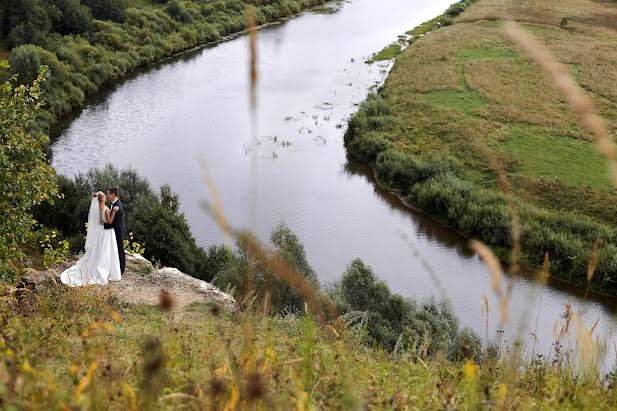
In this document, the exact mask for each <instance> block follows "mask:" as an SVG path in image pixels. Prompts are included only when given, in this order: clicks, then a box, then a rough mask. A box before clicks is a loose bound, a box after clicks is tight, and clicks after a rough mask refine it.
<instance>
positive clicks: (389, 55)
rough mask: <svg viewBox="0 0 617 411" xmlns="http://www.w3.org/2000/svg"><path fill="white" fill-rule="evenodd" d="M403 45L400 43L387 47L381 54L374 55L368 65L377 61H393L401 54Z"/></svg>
mask: <svg viewBox="0 0 617 411" xmlns="http://www.w3.org/2000/svg"><path fill="white" fill-rule="evenodd" d="M401 47H402V46H401V45H400V44H399V43H392V44H390V45H389V46H386V47H384V48H383V50H381V51H380V52H379V53H375V54H373V56H372V57H371V58H370V59H368V60H366V63H367V64H372V63H374V62H376V61H383V60H391V59H393V58H395V57H396V56H398V55H399V54H401Z"/></svg>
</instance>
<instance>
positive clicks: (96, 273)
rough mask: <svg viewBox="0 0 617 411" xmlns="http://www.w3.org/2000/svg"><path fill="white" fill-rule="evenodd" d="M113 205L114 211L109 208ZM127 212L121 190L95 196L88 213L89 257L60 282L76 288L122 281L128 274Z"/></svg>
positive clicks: (82, 258) (70, 270)
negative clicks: (125, 224)
mask: <svg viewBox="0 0 617 411" xmlns="http://www.w3.org/2000/svg"><path fill="white" fill-rule="evenodd" d="M107 198H109V200H110V201H111V210H110V209H109V207H107V205H106V204H105V203H106V201H107ZM123 217H124V210H123V208H122V203H121V202H120V199H119V198H118V189H117V188H115V187H112V188H110V189H109V190H107V196H105V193H103V192H102V191H99V192H97V193H94V194H92V202H91V203H90V211H89V212H88V229H87V237H86V253H85V254H84V255H83V256H82V257H81V258H80V259H79V261H78V262H77V264H76V265H74V266H72V267H70V268H69V269H67V270H66V271H64V272H63V273H62V274H61V275H60V280H61V281H62V282H63V283H64V284H67V285H70V286H72V287H77V286H82V285H94V284H98V285H107V283H108V282H109V281H120V279H121V278H122V274H124V267H125V258H124V247H123V236H124V233H125V232H126V230H125V228H124V222H123Z"/></svg>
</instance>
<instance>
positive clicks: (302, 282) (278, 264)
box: [238, 232, 336, 317]
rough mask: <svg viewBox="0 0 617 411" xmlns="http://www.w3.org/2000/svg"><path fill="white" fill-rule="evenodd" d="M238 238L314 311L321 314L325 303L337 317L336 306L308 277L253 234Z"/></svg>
mask: <svg viewBox="0 0 617 411" xmlns="http://www.w3.org/2000/svg"><path fill="white" fill-rule="evenodd" d="M238 240H239V241H241V242H242V243H243V244H244V245H245V246H246V251H247V253H248V254H249V255H251V256H252V257H253V258H255V259H257V261H259V262H260V263H261V264H262V265H264V266H265V267H268V268H269V269H270V270H271V271H272V272H273V273H275V274H276V275H277V276H278V277H279V278H280V279H282V280H283V281H285V282H287V283H288V284H290V285H292V286H293V287H295V288H296V289H297V290H298V291H299V292H300V294H301V295H302V298H303V299H304V301H306V302H308V304H309V306H310V309H311V311H312V312H313V313H315V314H317V315H319V314H321V312H322V311H321V308H320V303H323V305H324V307H325V308H326V310H327V311H328V312H329V313H330V314H331V315H332V316H333V317H335V314H336V308H335V307H334V306H333V305H332V304H331V303H330V302H329V301H327V300H326V299H323V298H321V295H320V294H319V292H318V291H319V290H318V289H317V288H316V287H315V286H314V285H313V284H311V283H310V282H309V281H308V280H307V279H306V278H304V277H303V276H301V275H300V274H298V273H297V272H296V271H295V270H294V269H293V267H291V265H289V263H287V261H285V260H284V259H282V258H281V257H280V256H279V255H278V254H276V253H275V252H273V251H271V250H267V249H266V248H265V247H263V246H262V245H261V244H260V242H259V240H257V239H256V238H255V236H254V235H253V234H251V233H246V232H245V233H241V234H240V235H239V236H238Z"/></svg>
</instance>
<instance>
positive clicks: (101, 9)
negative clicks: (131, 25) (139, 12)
mask: <svg viewBox="0 0 617 411" xmlns="http://www.w3.org/2000/svg"><path fill="white" fill-rule="evenodd" d="M82 1H83V3H84V5H86V6H88V8H89V9H90V10H91V11H92V16H93V17H94V18H95V19H97V20H111V21H114V22H117V23H122V22H123V21H124V19H125V17H126V8H127V7H128V3H127V0H82Z"/></svg>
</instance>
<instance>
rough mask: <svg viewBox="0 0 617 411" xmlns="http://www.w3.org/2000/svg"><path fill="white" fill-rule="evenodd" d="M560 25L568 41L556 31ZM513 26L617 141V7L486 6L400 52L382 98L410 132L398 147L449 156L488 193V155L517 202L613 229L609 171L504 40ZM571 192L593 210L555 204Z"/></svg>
mask: <svg viewBox="0 0 617 411" xmlns="http://www.w3.org/2000/svg"><path fill="white" fill-rule="evenodd" d="M564 16H567V17H568V18H569V24H568V29H567V30H563V29H561V28H560V27H559V23H560V21H561V19H562V17H564ZM510 17H511V18H513V19H514V20H518V21H521V22H523V23H524V26H523V27H524V29H525V30H527V31H529V32H531V33H533V34H534V35H535V36H538V37H539V38H540V40H541V41H542V42H544V43H545V44H546V45H547V46H548V47H549V48H550V49H551V50H552V51H553V52H554V53H555V54H556V55H557V56H558V58H559V59H560V60H561V61H562V63H564V64H565V65H567V66H568V67H570V68H571V70H572V75H573V78H574V79H575V81H576V82H577V83H578V84H580V86H581V87H583V88H584V89H585V90H586V92H587V93H588V95H589V96H590V97H591V99H592V100H593V101H594V103H595V105H596V107H597V108H598V112H599V114H600V115H601V116H602V117H603V118H604V120H605V122H606V124H607V127H608V129H609V130H611V131H612V133H613V136H614V133H615V130H617V103H616V102H617V77H616V76H617V72H616V71H615V70H614V67H617V54H615V53H614V52H611V51H609V50H615V49H617V10H616V9H615V7H614V4H610V3H606V2H595V3H590V2H588V1H586V0H566V1H564V2H559V3H545V2H541V1H540V0H532V1H531V2H528V3H526V4H525V5H521V4H519V2H516V1H514V0H503V1H497V0H481V1H479V2H477V3H473V4H471V5H470V6H469V7H468V8H467V9H466V10H465V11H464V12H463V13H462V14H460V15H459V16H457V17H455V18H454V23H455V24H453V25H452V26H448V27H443V28H440V29H439V30H434V27H436V25H437V23H436V22H432V23H431V22H427V23H425V25H423V26H420V27H419V28H416V29H414V30H412V31H413V32H414V34H415V33H416V32H417V33H418V34H420V33H422V32H426V31H429V30H428V28H429V27H433V30H432V32H431V33H430V34H429V35H424V36H422V37H418V38H417V39H416V41H414V42H413V44H412V45H411V46H410V47H408V48H407V49H405V50H404V51H403V52H402V54H401V55H400V56H399V57H398V58H397V60H396V62H395V64H394V67H393V69H392V71H391V73H390V75H389V77H388V79H387V80H386V83H385V86H384V88H383V95H384V96H386V99H387V102H388V104H389V105H390V106H391V107H392V114H393V115H394V116H397V117H398V118H399V119H400V120H401V121H402V122H403V126H402V127H401V128H400V130H399V132H398V133H397V134H396V136H392V137H391V139H392V140H393V141H395V142H396V144H397V146H398V147H399V148H400V149H401V150H402V151H403V152H405V153H408V154H413V155H417V156H421V157H423V158H430V157H431V156H434V155H445V156H447V157H449V158H450V160H451V161H452V163H453V164H455V165H456V168H457V172H458V173H459V175H460V176H463V177H464V178H465V179H466V180H468V181H470V182H472V183H476V184H482V185H486V184H487V176H490V175H493V176H494V174H493V173H492V172H491V170H490V168H489V167H487V161H486V157H485V155H484V154H483V153H482V151H481V149H480V148H479V147H481V146H484V147H489V148H490V149H491V151H493V154H494V155H495V156H496V157H497V158H498V159H499V160H500V162H501V163H502V164H503V166H504V168H505V172H506V175H508V176H510V177H511V178H512V179H514V181H515V183H516V185H515V186H514V187H513V191H514V192H515V194H516V195H517V196H518V197H519V198H520V199H524V200H525V201H529V202H531V203H532V204H533V205H537V206H540V207H549V208H551V209H556V210H559V211H562V212H570V213H571V212H574V213H576V214H582V215H586V216H591V217H593V218H594V219H596V220H597V221H601V222H606V223H611V224H614V223H615V222H616V218H615V216H614V214H613V212H614V207H613V205H614V204H615V203H617V191H615V190H614V187H613V186H612V185H611V184H610V182H609V180H608V177H607V173H606V165H605V162H604V160H603V159H602V157H601V156H600V155H599V154H598V153H597V152H596V150H595V148H594V146H593V145H592V144H591V143H588V142H590V141H591V140H592V137H591V136H590V135H589V134H588V133H587V132H586V131H585V130H584V129H582V127H581V126H580V125H579V124H578V122H577V120H576V118H575V117H574V116H573V115H572V114H571V113H570V112H569V110H568V105H567V104H566V102H565V101H564V100H563V98H562V97H561V96H560V95H559V94H558V93H557V91H556V90H555V89H554V87H553V85H552V83H551V81H550V80H549V79H548V78H547V76H546V75H545V74H544V73H543V72H542V70H540V69H539V67H538V66H537V65H536V64H535V63H534V62H533V61H531V59H530V58H529V56H528V55H527V54H526V53H525V52H522V51H521V50H518V49H517V48H516V47H515V46H514V44H513V43H512V41H511V40H510V38H509V37H508V36H507V35H506V34H505V31H504V30H505V29H504V26H503V21H505V20H506V19H508V18H510ZM609 17H610V18H609ZM410 33H411V32H410ZM540 187H542V190H543V192H542V190H540ZM567 190H572V192H573V193H581V192H584V193H585V195H584V197H585V199H586V200H585V201H582V202H580V203H578V204H577V205H573V204H572V201H571V200H572V196H571V195H558V196H555V193H556V192H559V193H562V194H563V193H564V192H565V191H567ZM592 198H593V200H592Z"/></svg>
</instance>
